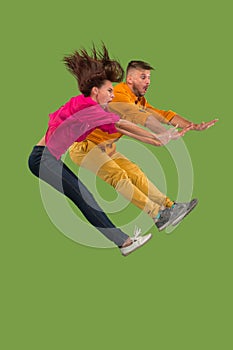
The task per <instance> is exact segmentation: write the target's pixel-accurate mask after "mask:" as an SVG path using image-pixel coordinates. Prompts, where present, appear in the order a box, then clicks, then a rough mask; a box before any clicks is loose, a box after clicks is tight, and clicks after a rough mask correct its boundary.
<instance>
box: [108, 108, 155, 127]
mask: <svg viewBox="0 0 233 350" xmlns="http://www.w3.org/2000/svg"><path fill="white" fill-rule="evenodd" d="M109 110H110V111H111V112H113V113H116V114H118V115H119V116H120V118H121V119H125V120H128V121H130V122H132V123H134V124H140V125H142V126H144V125H145V123H146V120H147V118H148V117H149V116H150V115H151V112H149V111H146V110H145V109H143V108H139V107H138V106H137V105H136V104H135V103H132V102H110V103H109Z"/></svg>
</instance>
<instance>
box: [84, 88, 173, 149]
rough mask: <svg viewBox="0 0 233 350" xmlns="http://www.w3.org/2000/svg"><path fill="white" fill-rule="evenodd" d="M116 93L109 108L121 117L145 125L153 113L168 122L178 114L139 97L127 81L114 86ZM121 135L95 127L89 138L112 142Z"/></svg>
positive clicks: (98, 141)
mask: <svg viewBox="0 0 233 350" xmlns="http://www.w3.org/2000/svg"><path fill="white" fill-rule="evenodd" d="M114 95H115V97H114V99H113V100H112V102H110V103H109V110H110V111H111V112H114V113H116V114H118V115H120V117H121V119H126V120H128V121H131V122H132V123H135V124H141V125H143V126H145V123H146V120H147V118H148V117H149V116H151V115H154V117H155V118H156V119H158V120H159V121H160V122H162V123H165V124H167V123H168V122H169V121H170V120H171V119H172V118H173V117H174V115H176V113H175V112H173V111H171V110H169V111H164V110H161V109H157V108H155V107H153V106H151V105H150V104H149V103H148V102H147V100H146V99H145V97H144V96H143V97H140V98H138V97H137V96H136V95H135V94H134V93H133V92H132V91H131V89H130V88H129V87H128V85H127V84H126V83H120V84H117V85H116V86H115V87H114ZM121 136H122V134H121V133H115V134H108V133H107V132H103V131H102V130H100V129H95V130H94V131H92V133H91V134H89V135H88V137H87V140H90V141H92V142H94V143H96V144H100V143H103V142H107V143H108V142H109V143H112V142H114V141H115V140H117V139H119V138H120V137H121Z"/></svg>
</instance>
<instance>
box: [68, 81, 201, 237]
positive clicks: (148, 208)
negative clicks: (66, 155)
mask: <svg viewBox="0 0 233 350" xmlns="http://www.w3.org/2000/svg"><path fill="white" fill-rule="evenodd" d="M146 86H147V85H145V87H146ZM145 87H142V89H141V87H140V90H142V91H140V92H139V91H138V93H139V94H141V93H143V92H144V93H145V92H146V88H145ZM143 89H144V90H143ZM129 91H130V89H129ZM113 97H114V94H112V97H111V99H110V101H111V100H112V98H113ZM99 98H100V96H99V94H97V96H96V99H97V100H99ZM110 101H109V102H110ZM110 103H111V102H110ZM131 104H132V103H125V102H124V101H123V103H122V104H121V103H118V102H117V103H115V104H114V103H112V105H113V106H114V105H116V110H117V108H118V106H120V105H123V113H119V114H120V115H121V116H122V118H123V119H128V116H129V119H131V121H133V122H134V123H140V122H141V124H143V125H144V123H143V122H144V120H142V119H143V118H144V114H146V113H148V112H145V111H144V110H142V111H141V110H140V109H138V108H136V109H135V108H134V111H133V118H132V113H131ZM133 107H134V105H133ZM113 109H114V110H115V107H114V108H113ZM128 109H129V110H130V111H129V115H128V114H127V110H128ZM118 112H119V111H118V110H117V113H118ZM157 114H158V117H159V116H160V115H159V113H157ZM167 115H168V120H170V119H171V118H172V117H173V116H174V115H175V113H174V112H168V113H167ZM137 118H138V119H139V120H138V119H137ZM153 119H154V118H153ZM160 119H161V121H163V120H164V118H162V117H161V116H160ZM151 124H152V127H154V131H155V132H156V133H157V135H158V136H159V137H160V135H162V137H163V136H164V134H165V135H167V133H166V129H164V127H162V126H161V125H160V124H161V123H160V122H158V121H156V120H155V119H154V120H152V122H151ZM149 126H151V125H149ZM121 136H122V132H120V133H119V132H118V133H115V134H111V135H110V134H108V133H106V132H104V131H103V130H100V129H96V130H94V131H93V132H92V133H90V134H89V135H88V136H87V137H86V140H84V141H81V142H75V143H74V144H73V145H72V146H71V147H70V149H69V151H70V157H71V159H72V160H73V162H74V163H76V164H78V165H80V166H83V167H85V168H86V169H89V170H91V171H92V172H94V173H95V174H97V175H98V176H99V177H100V178H101V179H102V180H104V181H106V182H107V183H109V184H110V185H111V186H113V187H114V188H115V189H116V190H117V191H118V192H119V193H121V194H122V195H123V196H124V197H125V198H126V199H128V200H130V201H131V202H132V203H133V204H135V205H136V206H137V207H138V208H140V209H141V210H144V211H145V212H146V213H147V214H148V215H149V216H150V217H151V218H152V219H153V220H154V222H155V224H156V226H157V228H158V229H159V230H160V231H161V230H163V229H165V228H166V227H167V226H168V225H176V224H177V223H178V222H180V221H181V220H182V219H183V218H184V217H185V216H186V215H187V214H188V213H189V212H190V211H191V210H192V209H193V208H194V207H195V206H196V204H197V200H196V199H195V200H192V201H191V202H190V203H174V202H173V201H172V200H171V199H170V198H168V197H167V196H166V195H165V194H163V193H161V192H160V191H159V190H158V189H157V188H156V186H155V185H154V184H152V183H151V182H150V181H149V179H148V178H147V177H146V175H145V174H144V173H143V172H142V171H141V169H140V168H139V167H138V166H137V165H136V164H134V163H132V162H131V161H130V160H129V159H127V158H126V157H125V156H124V155H122V154H121V153H119V152H117V151H116V145H115V141H116V140H117V139H119V138H120V137H121ZM169 137H171V138H173V137H176V138H177V137H180V135H178V136H177V135H175V134H173V133H171V134H169ZM163 140H164V137H163ZM167 141H168V140H166V142H167ZM145 142H146V141H145ZM160 145H161V144H157V146H160Z"/></svg>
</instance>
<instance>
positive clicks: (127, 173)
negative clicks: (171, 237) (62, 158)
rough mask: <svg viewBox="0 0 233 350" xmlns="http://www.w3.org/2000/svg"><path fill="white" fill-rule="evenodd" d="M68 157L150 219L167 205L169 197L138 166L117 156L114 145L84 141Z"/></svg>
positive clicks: (121, 156)
mask: <svg viewBox="0 0 233 350" xmlns="http://www.w3.org/2000/svg"><path fill="white" fill-rule="evenodd" d="M69 153H70V158H71V159H72V161H73V162H74V163H76V164H78V165H80V166H82V167H84V168H86V169H89V170H90V171H92V172H93V173H95V174H96V175H97V176H99V177H100V178H101V179H102V180H104V181H106V182H107V183H108V184H110V185H111V186H113V187H114V188H115V189H116V191H118V192H119V193H120V194H121V195H123V196H124V197H125V198H126V199H128V200H129V201H130V202H132V203H133V204H135V205H136V206H137V207H138V208H140V209H141V210H143V211H145V212H146V213H147V214H148V215H149V216H150V217H152V218H155V217H156V215H157V214H158V211H159V209H160V208H161V206H163V205H166V199H167V197H166V195H164V194H163V193H161V192H160V191H159V190H158V189H157V188H156V187H155V186H154V185H153V184H152V183H151V182H150V180H149V179H148V178H147V177H146V175H145V174H144V173H143V172H142V171H141V170H140V168H139V167H138V166H137V165H136V164H134V163H133V162H131V161H130V160H129V159H127V158H126V157H125V156H124V155H122V154H121V153H119V152H116V145H115V144H105V145H99V146H97V145H96V144H95V143H93V142H92V141H89V140H85V141H82V142H75V143H73V145H72V146H71V147H70V149H69Z"/></svg>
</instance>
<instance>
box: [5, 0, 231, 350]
mask: <svg viewBox="0 0 233 350" xmlns="http://www.w3.org/2000/svg"><path fill="white" fill-rule="evenodd" d="M1 7H2V8H1V24H0V25H1V35H2V40H1V85H2V93H1V116H2V118H1V124H2V126H1V144H2V146H1V148H2V167H1V169H2V170H1V178H2V181H1V183H2V186H1V195H2V196H1V198H2V210H1V212H2V215H1V224H2V229H1V254H0V259H1V270H2V272H1V289H0V290H1V299H0V300H1V307H0V310H1V311H0V314H1V323H2V325H1V331H2V335H1V338H0V343H1V348H2V349H4V350H8V349H24V350H26V349H30V350H31V349H46V350H47V349H49V350H50V349H76V348H79V349H96V348H98V349H117V348H121V349H126V348H130V349H131V348H134V349H141V348H144V349H151V348H155V349H159V350H170V349H179V350H187V349H195V350H196V349H203V350H204V349H205V350H206V349H224V350H226V349H231V348H232V345H233V344H232V311H233V310H232V243H233V240H232V225H231V215H232V205H231V204H232V181H231V180H232V173H231V171H232V170H231V163H232V154H231V153H230V147H232V146H230V137H231V134H232V115H231V108H230V107H231V106H230V102H231V100H232V59H233V57H232V50H231V46H232V18H231V11H230V2H229V1H221V2H213V1H210V0H208V1H203V0H202V1H200V0H198V1H196V2H195V3H191V2H187V1H181V0H177V1H163V2H161V1H160V2H157V1H145V2H139V1H134V2H132V3H130V2H126V1H121V0H119V1H118V2H109V1H99V2H94V3H93V4H92V3H91V2H90V3H89V2H82V3H81V4H80V2H78V1H69V0H67V1H65V2H62V3H59V2H57V1H40V2H32V1H26V0H22V1H20V2H16V1H13V2H8V3H7V4H2V5H1ZM101 40H103V41H104V42H105V44H106V45H107V47H108V48H109V50H110V53H111V54H112V55H113V56H116V57H118V58H119V59H120V60H121V63H122V64H123V65H124V66H125V65H126V63H127V62H128V60H130V59H143V60H147V61H149V62H150V63H151V64H152V65H153V66H155V67H156V71H155V72H153V73H152V84H151V88H150V90H149V91H148V94H147V97H148V100H149V101H150V102H151V103H152V104H154V105H156V106H158V107H160V108H161V109H169V108H171V109H173V110H175V111H177V112H178V113H179V114H181V115H183V116H185V117H187V118H190V119H191V120H193V121H195V122H201V121H202V120H205V121H208V120H210V119H213V118H215V117H219V122H218V123H217V124H216V125H215V126H214V127H213V128H211V129H209V130H207V131H205V132H202V133H197V132H190V133H189V134H187V135H186V136H185V139H184V140H185V143H186V146H187V148H188V150H189V153H190V156H191V159H192V164H193V169H194V189H193V196H195V197H198V198H199V201H200V203H199V205H198V207H197V208H196V209H195V211H194V212H193V214H192V215H190V216H189V217H188V218H187V219H186V220H185V221H184V222H183V223H182V224H181V225H180V226H179V228H178V229H176V230H175V231H174V232H173V233H172V234H170V235H167V234H166V233H163V232H161V233H158V231H157V230H156V229H155V227H152V228H151V230H150V231H151V232H152V233H153V236H154V237H153V239H152V240H151V241H150V243H149V244H147V245H146V246H145V247H143V248H142V249H140V250H138V251H137V252H135V253H134V254H132V255H130V256H129V257H127V258H124V257H122V256H121V254H120V253H119V251H118V249H96V248H90V247H87V246H84V245H80V244H77V243H75V242H73V241H72V240H70V239H68V238H67V237H65V236H64V235H63V234H62V233H61V232H60V231H59V230H58V229H57V228H56V227H55V226H54V225H53V223H52V222H51V221H50V219H49V217H48V215H47V213H46V211H45V209H44V207H43V203H42V201H41V197H40V191H39V187H38V182H37V179H36V178H35V177H34V176H32V174H31V173H30V172H29V170H28V168H27V157H28V155H29V153H30V151H31V148H32V146H33V145H34V144H35V143H36V142H37V140H38V139H39V138H40V137H41V136H42V135H43V133H44V131H45V130H46V125H47V121H48V113H50V112H51V111H54V110H55V109H57V108H58V107H59V106H60V105H61V104H63V103H64V102H65V101H66V100H67V99H68V98H70V97H71V96H73V95H75V94H77V89H76V84H75V81H74V79H73V78H72V77H71V76H70V75H69V74H68V73H67V71H66V70H65V69H64V67H63V65H62V63H61V59H62V57H63V55H64V54H67V53H70V52H71V51H73V50H74V49H77V48H80V47H81V46H84V47H87V48H89V47H91V44H92V42H95V43H96V44H97V45H98V44H100V43H101ZM153 152H157V150H156V149H155V150H154V151H153ZM158 154H159V156H160V158H161V160H162V162H163V164H164V166H165V167H167V168H166V171H167V172H169V174H168V179H167V181H168V190H169V193H170V194H172V195H174V196H175V194H176V190H177V182H176V181H175V179H174V178H173V173H174V171H175V169H174V167H173V166H172V164H170V163H171V162H169V161H168V163H166V157H167V154H166V152H163V151H162V150H159V151H158ZM169 164H170V165H169ZM101 186H102V185H100V187H101ZM104 188H105V187H104ZM127 210H132V212H131V213H133V210H134V208H133V207H130V209H128V208H127ZM135 213H136V212H135ZM110 216H111V218H112V219H113V220H114V222H115V223H118V220H119V218H117V217H116V215H110ZM64 220H65V219H64ZM148 220H149V219H148ZM139 225H140V222H139ZM96 234H98V232H96Z"/></svg>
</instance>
